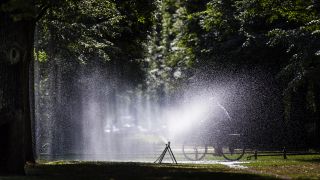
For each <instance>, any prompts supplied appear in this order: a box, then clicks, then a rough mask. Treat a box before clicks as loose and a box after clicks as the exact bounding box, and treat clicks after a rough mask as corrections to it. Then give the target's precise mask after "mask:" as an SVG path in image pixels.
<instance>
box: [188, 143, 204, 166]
mask: <svg viewBox="0 0 320 180" xmlns="http://www.w3.org/2000/svg"><path fill="white" fill-rule="evenodd" d="M207 151H208V147H207V146H206V145H199V144H196V143H186V142H185V143H183V145H182V152H183V155H184V157H185V158H186V159H188V160H190V161H200V160H202V159H203V158H204V156H205V155H206V153H207Z"/></svg>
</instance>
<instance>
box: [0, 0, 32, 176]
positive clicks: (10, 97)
mask: <svg viewBox="0 0 320 180" xmlns="http://www.w3.org/2000/svg"><path fill="white" fill-rule="evenodd" d="M2 4H3V1H1V2H0V6H1V5H2ZM34 28H35V23H34V20H19V21H14V20H13V19H12V14H11V13H8V12H0V145H1V146H0V171H1V172H0V173H11V174H12V173H13V174H23V173H24V164H25V162H26V161H34V158H33V152H32V136H31V124H32V123H31V110H30V109H31V106H30V96H29V95H30V93H31V94H32V93H33V84H31V83H29V82H30V78H33V77H30V68H31V67H30V66H31V62H32V59H33V54H32V52H33V37H34ZM31 82H32V81H31Z"/></svg>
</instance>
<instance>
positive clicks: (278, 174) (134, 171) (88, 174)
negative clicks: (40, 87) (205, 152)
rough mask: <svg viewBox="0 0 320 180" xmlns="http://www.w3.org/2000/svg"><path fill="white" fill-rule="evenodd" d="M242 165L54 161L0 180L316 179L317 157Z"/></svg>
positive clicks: (271, 159) (261, 160) (260, 159)
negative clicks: (240, 166) (20, 174)
mask: <svg viewBox="0 0 320 180" xmlns="http://www.w3.org/2000/svg"><path fill="white" fill-rule="evenodd" d="M207 160H209V159H207ZM242 161H243V162H242V163H241V165H242V166H245V167H247V168H243V169H234V168H229V167H227V166H225V165H222V164H177V165H175V164H153V163H134V162H88V161H86V162H83V161H55V162H42V163H38V164H35V165H27V166H26V168H25V170H26V173H27V176H0V179H1V180H2V179H4V180H22V179H26V180H40V179H49V180H50V179H58V180H71V179H93V180H96V179H213V178H216V179H240V178H243V179H274V178H280V179H282V178H283V179H291V178H293V179H320V155H303V156H290V155H289V156H288V159H287V160H284V159H283V158H282V157H275V156H270V157H258V160H245V158H243V160H242Z"/></svg>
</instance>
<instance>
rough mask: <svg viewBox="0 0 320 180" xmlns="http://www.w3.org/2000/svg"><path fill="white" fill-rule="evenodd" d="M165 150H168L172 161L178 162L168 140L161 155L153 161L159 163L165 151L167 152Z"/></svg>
mask: <svg viewBox="0 0 320 180" xmlns="http://www.w3.org/2000/svg"><path fill="white" fill-rule="evenodd" d="M167 151H168V152H169V155H170V158H171V160H172V162H173V163H175V164H178V163H177V160H176V158H175V157H174V155H173V152H172V150H171V147H170V141H169V142H168V144H166V147H165V148H164V150H163V151H162V153H161V155H160V156H159V157H158V159H157V160H155V161H154V163H159V164H161V163H162V160H163V158H164V156H165V155H166V153H167Z"/></svg>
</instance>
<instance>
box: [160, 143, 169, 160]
mask: <svg viewBox="0 0 320 180" xmlns="http://www.w3.org/2000/svg"><path fill="white" fill-rule="evenodd" d="M167 150H168V146H166V148H165V149H164V150H163V153H162V154H161V157H160V159H159V163H160V164H161V163H162V160H163V158H164V156H165V155H166V153H167Z"/></svg>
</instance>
